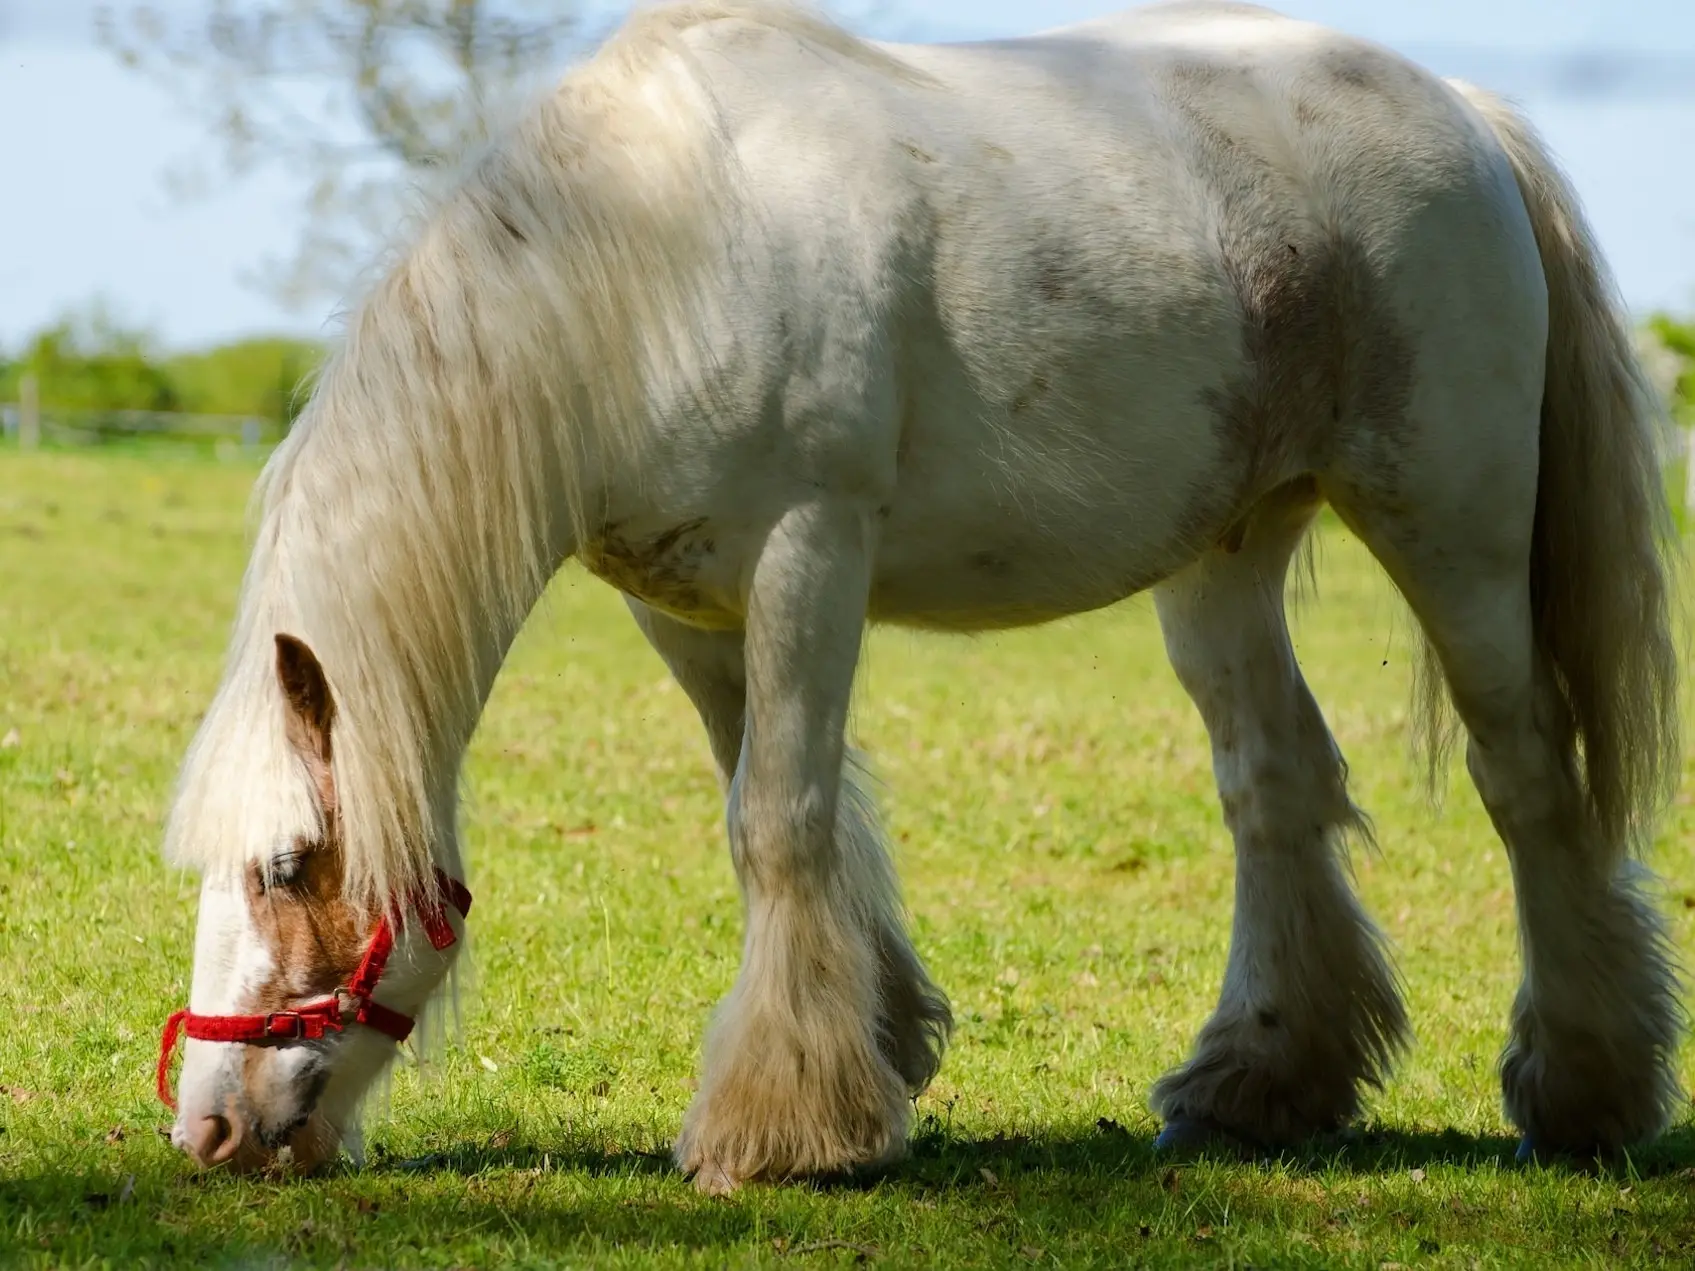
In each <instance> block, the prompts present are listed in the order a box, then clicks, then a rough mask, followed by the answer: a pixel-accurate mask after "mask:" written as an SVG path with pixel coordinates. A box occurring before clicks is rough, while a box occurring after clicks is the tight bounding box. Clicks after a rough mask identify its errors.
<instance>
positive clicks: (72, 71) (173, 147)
mask: <svg viewBox="0 0 1695 1271" xmlns="http://www.w3.org/2000/svg"><path fill="white" fill-rule="evenodd" d="M201 5H202V0H154V7H156V8H159V9H162V10H164V11H165V12H167V13H179V14H181V13H191V12H194V11H197V10H198V9H200V8H201ZM1120 7H1122V0H1047V2H1046V3H1040V2H1038V0H866V2H862V3H855V2H854V0H843V2H842V3H840V4H838V5H836V6H835V8H836V11H837V12H841V13H845V14H847V15H849V17H850V18H851V17H852V15H854V14H856V13H859V14H864V15H868V16H866V17H865V18H864V19H863V20H861V21H856V22H852V25H854V26H856V27H857V28H859V29H862V30H867V31H869V32H870V33H873V34H878V35H885V36H890V37H897V38H941V39H959V38H970V37H975V36H986V35H1007V34H1016V33H1020V32H1025V31H1030V30H1035V29H1038V28H1040V27H1044V26H1053V25H1057V24H1059V23H1063V22H1067V21H1072V20H1075V19H1081V18H1086V17H1092V16H1096V15H1099V14H1102V13H1107V12H1111V11H1112V10H1114V9H1117V8H1120ZM1278 7H1280V8H1282V9H1284V10H1285V11H1286V12H1290V13H1293V14H1297V15H1299V16H1301V17H1305V18H1310V19H1313V20H1316V21H1320V22H1325V23H1328V24H1330V25H1332V26H1337V27H1340V28H1343V29H1345V30H1349V31H1353V32H1355V33H1357V34H1360V35H1365V36H1368V37H1370V38H1372V39H1376V40H1380V41H1382V42H1383V43H1386V44H1389V45H1392V46H1394V47H1396V48H1399V49H1401V50H1403V51H1404V52H1407V53H1409V54H1411V55H1412V56H1414V57H1416V58H1418V59H1419V60H1421V61H1423V62H1425V63H1426V64H1427V65H1430V66H1432V67H1433V68H1434V69H1436V70H1439V71H1442V72H1444V73H1450V74H1455V73H1457V74H1465V75H1467V76H1470V77H1472V78H1475V79H1478V80H1480V81H1482V82H1484V83H1486V84H1490V85H1492V86H1494V87H1497V88H1500V89H1502V90H1503V91H1506V92H1508V93H1511V94H1512V95H1514V96H1515V97H1517V98H1518V99H1519V100H1520V101H1521V102H1522V103H1523V105H1524V106H1525V107H1526V108H1528V109H1529V110H1530V112H1531V113H1532V115H1533V116H1534V118H1535V119H1536V122H1537V123H1538V125H1539V126H1540V127H1541V128H1542V130H1543V132H1544V134H1545V135H1546V136H1547V138H1548V139H1549V141H1550V142H1551V143H1552V145H1553V146H1554V148H1555V149H1556V150H1557V151H1558V152H1559V154H1560V156H1561V158H1562V159H1563V161H1564V162H1565V164H1566V166H1567V168H1568V170H1569V171H1570V172H1571V174H1572V177H1573V179H1574V180H1575V182H1576V183H1577V186H1578V188H1579V190H1580V191H1581V193H1582V194H1583V196H1584V199H1585V201H1586V203H1587V204H1588V207H1589V210H1590V214H1591V215H1592V217H1593V218H1594V220H1595V222H1596V225H1597V227H1598V230H1599V232H1600V236H1601V239H1602V242H1603V245H1604V247H1605V248H1606V250H1607V252H1608V255H1609V256H1610V258H1611V259H1612V261H1613V264H1614V267H1615V269H1616V270H1617V272H1618V274H1619V277H1620V281H1621V284H1622V285H1623V288H1624V291H1625V295H1626V298H1627V299H1628V300H1629V301H1630V303H1631V304H1632V305H1633V306H1635V307H1637V308H1639V309H1649V308H1659V307H1669V308H1676V309H1681V310H1685V311H1695V3H1692V0H1416V2H1415V0H1282V3H1280V4H1279V5H1278ZM94 10H95V4H94V3H93V0H0V137H3V138H4V144H3V146H0V163H3V164H4V172H5V176H4V177H3V178H0V242H3V243H5V244H6V248H5V250H4V251H3V252H0V346H12V345H15V344H17V343H18V342H19V341H20V340H21V339H22V338H23V337H24V335H26V334H27V333H28V332H29V331H31V330H33V329H35V328H37V327H39V326H40V325H41V324H43V323H45V322H47V321H49V320H51V319H52V318H53V317H55V316H56V315H58V314H60V313H62V312H64V311H65V310H66V309H68V308H71V307H75V306H80V305H84V304H86V303H87V302H88V301H90V300H92V299H94V298H95V297H103V298H104V299H106V300H107V301H109V302H110V303H111V304H112V305H113V307H114V308H115V309H116V310H117V311H118V312H119V313H120V314H122V315H124V316H126V317H127V318H129V319H132V320H135V321H138V322H142V323H145V324H147V325H149V326H152V327H153V328H154V329H156V330H157V331H158V332H159V333H160V334H161V336H162V337H163V338H164V340H165V341H166V342H167V343H169V344H171V345H173V346H179V347H185V346H192V345H198V344H204V343H207V342H211V341H215V340H219V339H223V338H227V337H229V336H232V335H237V334H244V333H249V332H255V331H298V332H306V333H311V332H314V331H319V330H322V329H323V327H324V324H325V321H326V314H327V312H328V306H327V305H323V306H320V307H319V308H318V309H309V310H306V311H302V312H295V313H290V312H286V311H284V310H282V309H279V308H278V307H277V306H276V305H274V304H273V303H272V302H271V301H270V300H268V299H267V298H266V297H265V296H264V295H263V294H262V293H260V292H259V291H257V290H256V289H254V288H253V287H252V286H251V285H250V284H249V283H248V282H247V281H246V279H247V278H248V277H249V276H250V275H251V273H252V271H253V270H254V269H255V268H256V267H257V266H258V265H259V264H260V263H261V262H262V261H263V260H264V259H266V258H267V257H273V256H277V255H283V254H286V253H287V252H288V251H289V249H290V247H291V246H292V244H293V242H294V240H295V232H296V228H297V222H296V219H295V216H296V213H295V208H296V205H297V202H298V189H297V188H296V187H295V186H293V185H292V184H291V183H290V181H289V180H288V179H287V177H286V176H285V175H283V174H278V173H272V172H265V173H261V174H259V175H257V176H255V177H252V178H248V179H245V180H243V181H241V182H240V183H238V184H235V185H233V186H231V187H229V188H227V189H224V190H222V191H220V192H218V194H217V195H216V196H215V197H213V198H209V199H204V200H196V201H193V202H187V203H185V202H182V201H180V200H179V199H177V198H175V197H174V196H173V195H171V194H170V193H169V192H168V191H167V190H166V188H165V185H164V183H163V179H162V174H163V172H164V171H165V169H166V168H167V167H169V166H170V165H171V164H173V163H175V162H180V161H181V160H182V159H184V158H185V157H188V156H193V155H194V154H196V153H203V152H205V151H206V148H207V147H208V146H209V144H210V142H209V140H208V138H207V135H206V134H205V132H204V131H203V130H202V129H201V128H200V127H199V126H198V124H197V122H196V121H195V119H194V118H193V117H192V116H191V115H190V114H188V113H186V112H185V111H184V110H183V109H182V108H181V107H180V106H179V105H178V104H177V103H176V102H174V101H173V100H172V98H171V97H170V96H168V95H167V94H165V93H164V92H162V91H160V90H159V89H157V88H155V87H153V86H152V85H151V84H150V83H148V82H147V81H145V80H143V79H141V78H140V77H138V76H135V75H133V74H132V73H130V72H126V71H124V70H123V69H121V68H120V67H118V66H117V65H116V64H115V63H114V62H113V61H112V59H111V58H110V57H109V56H108V55H107V54H105V53H103V52H102V51H100V50H99V49H98V48H96V47H95V45H94V40H93V36H92V30H93V14H94ZM1597 53H1606V54H1617V55H1621V56H1623V57H1625V58H1626V59H1627V61H1628V64H1629V65H1631V66H1634V67H1635V73H1634V76H1629V75H1627V76H1625V77H1624V78H1623V79H1622V80H1621V81H1620V82H1618V83H1617V84H1615V85H1614V87H1615V90H1616V91H1613V92H1610V93H1604V94H1588V95H1584V94H1580V93H1575V92H1573V91H1572V82H1571V80H1572V75H1573V74H1574V73H1575V72H1576V71H1579V70H1582V69H1584V68H1585V67H1593V65H1594V63H1593V60H1590V61H1582V60H1579V59H1583V58H1585V57H1586V56H1587V57H1589V58H1590V59H1593V55H1595V54H1597Z"/></svg>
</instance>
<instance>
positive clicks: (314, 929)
mask: <svg viewBox="0 0 1695 1271" xmlns="http://www.w3.org/2000/svg"><path fill="white" fill-rule="evenodd" d="M276 647H277V684H278V687H279V688H280V689H281V690H282V697H283V728H284V731H285V732H286V734H287V736H288V740H289V744H290V745H291V746H292V747H293V748H294V751H295V753H296V754H297V755H298V756H299V757H300V762H301V764H302V765H303V766H304V768H305V769H306V772H307V775H308V776H309V777H310V778H311V781H312V786H313V789H314V791H315V792H316V794H317V797H318V817H319V825H320V827H321V828H320V831H319V835H318V837H316V838H314V839H302V840H301V841H299V842H298V843H297V844H296V845H295V850H294V851H293V852H292V853H290V854H289V855H288V857H287V859H286V862H284V863H286V865H287V866H289V867H290V868H286V869H284V870H282V871H281V872H278V871H277V870H276V868H275V867H276V866H278V864H279V862H280V861H281V858H279V859H278V860H267V861H257V862H255V863H254V864H253V865H252V866H250V867H249V869H248V872H247V879H246V882H247V908H248V913H249V915H250V916H251V918H252V920H253V925H254V928H255V930H257V931H258V933H259V937H260V939H262V940H263V941H264V942H265V945H266V947H267V949H268V950H269V951H270V954H271V963H272V965H273V966H274V967H275V968H276V970H275V974H274V975H273V976H272V977H271V979H270V980H269V981H268V982H267V983H265V984H264V985H262V986H261V987H260V988H259V989H258V990H257V992H256V993H255V994H254V1001H253V1002H252V1004H251V1006H250V1009H251V1010H252V1012H253V1013H255V1014H266V1013H269V1012H271V1011H279V1010H284V1009H286V1008H287V1007H288V1006H290V1005H293V1004H296V1003H298V1002H301V1001H303V1000H307V999H311V998H318V997H324V996H326V995H327V994H330V993H333V992H334V991H335V990H336V989H337V988H339V987H341V986H342V985H344V984H346V983H347V981H348V980H349V979H350V978H351V977H352V974H353V972H354V970H355V969H356V968H357V967H358V965H359V961H360V959H361V958H363V957H364V953H365V947H366V945H367V943H368V942H369V940H370V933H371V928H372V926H373V924H374V922H375V919H374V918H372V917H370V916H368V915H365V914H362V913H360V912H359V911H357V910H356V909H355V908H354V907H353V906H352V905H350V904H349V903H348V902H347V900H346V899H345V898H344V896H343V889H342V884H343V876H344V871H343V858H342V848H341V816H340V808H339V805H338V803H337V799H336V788H335V777H334V771H333V767H332V762H333V758H334V744H333V741H332V735H333V732H334V728H335V718H336V707H335V699H334V697H333V695H332V694H331V692H330V686H329V680H328V678H327V677H326V676H325V674H324V669H323V667H322V666H321V665H320V664H319V662H318V659H317V655H316V654H314V653H313V652H312V650H311V648H310V647H309V646H308V645H307V644H306V642H305V641H303V640H300V639H299V638H297V637H295V636H291V635H278V636H277V637H276Z"/></svg>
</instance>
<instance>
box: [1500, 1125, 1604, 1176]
mask: <svg viewBox="0 0 1695 1271" xmlns="http://www.w3.org/2000/svg"><path fill="white" fill-rule="evenodd" d="M1622 1155H1623V1153H1621V1152H1618V1151H1616V1150H1609V1149H1607V1148H1604V1147H1601V1146H1599V1145H1596V1146H1594V1147H1591V1148H1589V1149H1588V1150H1587V1151H1585V1150H1582V1149H1578V1148H1562V1147H1553V1148H1550V1147H1544V1146H1543V1145H1542V1144H1540V1143H1538V1142H1537V1141H1536V1140H1535V1139H1533V1138H1531V1136H1530V1135H1528V1134H1527V1135H1525V1136H1524V1137H1523V1138H1522V1139H1520V1140H1519V1141H1518V1151H1517V1152H1515V1153H1513V1157H1514V1159H1515V1160H1517V1162H1518V1163H1519V1164H1520V1165H1536V1166H1548V1165H1558V1166H1561V1167H1563V1168H1565V1169H1573V1170H1578V1171H1580V1172H1582V1171H1587V1172H1593V1171H1596V1170H1604V1169H1606V1168H1608V1167H1609V1166H1613V1165H1616V1164H1618V1162H1619V1159H1620V1158H1621V1156H1622Z"/></svg>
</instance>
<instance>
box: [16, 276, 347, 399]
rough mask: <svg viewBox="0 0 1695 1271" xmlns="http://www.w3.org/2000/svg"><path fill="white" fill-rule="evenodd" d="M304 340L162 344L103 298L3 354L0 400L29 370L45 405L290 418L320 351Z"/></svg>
mask: <svg viewBox="0 0 1695 1271" xmlns="http://www.w3.org/2000/svg"><path fill="white" fill-rule="evenodd" d="M323 353H324V351H323V349H322V348H321V347H320V346H318V345H317V344H314V343H311V342H310V341H306V340H295V339H287V338H281V337H260V338H255V339H247V340H238V341H235V342H234V343H231V344H225V345H221V346H219V347H216V348H211V349H206V350H202V351H198V352H192V353H178V354H173V355H170V356H165V355H163V354H161V353H160V352H159V351H158V350H157V347H156V345H155V342H154V341H153V339H152V338H151V337H150V336H148V335H147V334H146V333H145V332H142V331H139V330H135V329H132V328H129V327H126V326H124V325H123V324H122V323H120V322H118V321H116V320H115V319H113V317H112V316H111V315H110V313H108V312H107V311H106V310H105V309H104V308H102V307H101V306H99V305H95V306H93V307H92V308H90V309H89V310H87V311H86V312H83V313H78V314H71V315H67V316H66V317H64V318H61V319H60V320H59V321H57V322H55V323H54V324H52V325H51V326H49V327H47V328H46V329H45V330H43V331H41V332H39V333H37V334H36V335H35V336H33V337H32V338H31V339H30V340H29V342H28V343H27V344H26V345H25V346H24V349H23V351H22V352H21V353H20V354H19V355H18V356H17V357H16V358H14V359H12V360H10V361H5V360H0V401H16V400H18V397H19V395H20V394H19V389H20V381H21V380H22V378H23V376H24V375H25V374H26V373H33V374H34V375H35V377H36V386H37V391H38V393H39V400H40V403H41V405H42V407H43V408H44V409H47V410H56V411H71V412H87V413H93V414H104V413H108V412H115V411H127V410H159V411H183V412H188V413H193V414H205V415H240V416H250V417H253V418H257V419H268V420H273V421H275V422H277V423H279V424H283V425H285V426H286V425H287V424H289V423H292V422H293V420H294V417H295V415H296V414H298V413H299V410H300V407H301V406H302V405H303V404H304V401H305V394H304V392H303V390H302V387H301V386H302V384H303V383H304V381H305V380H306V379H307V378H308V377H309V376H310V375H311V374H312V372H313V371H314V370H315V369H316V368H317V366H318V363H319V362H320V361H321V360H322V358H323Z"/></svg>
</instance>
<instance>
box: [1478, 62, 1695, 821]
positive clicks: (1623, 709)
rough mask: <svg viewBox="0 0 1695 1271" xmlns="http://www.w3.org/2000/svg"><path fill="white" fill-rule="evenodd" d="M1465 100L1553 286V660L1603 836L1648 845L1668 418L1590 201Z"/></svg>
mask: <svg viewBox="0 0 1695 1271" xmlns="http://www.w3.org/2000/svg"><path fill="white" fill-rule="evenodd" d="M1453 87H1454V88H1455V89H1456V90H1457V91H1458V92H1459V93H1460V94H1461V95H1462V96H1463V97H1464V98H1465V99H1466V100H1467V101H1468V102H1470V103H1471V105H1472V106H1473V107H1474V108H1475V109H1476V110H1477V111H1479V112H1480V113H1481V114H1482V116H1483V118H1484V119H1485V120H1487V121H1488V123H1489V126H1490V127H1491V128H1492V129H1493V130H1494V133H1495V136H1496V138H1497V139H1498V140H1499V142H1500V145H1501V147H1502V149H1504V150H1505V152H1506V154H1507V157H1508V159H1509V160H1510V161H1511V163H1512V169H1513V175H1514V176H1515V177H1516V178H1517V179H1518V187H1519V193H1520V195H1521V196H1522V197H1523V199H1524V206H1525V210H1526V211H1527V212H1529V214H1530V223H1531V226H1532V228H1533V229H1534V231H1535V234H1536V245H1537V247H1538V249H1539V250H1540V252H1541V256H1542V272H1543V275H1544V277H1545V278H1546V283H1547V288H1548V364H1547V375H1546V380H1545V386H1544V389H1543V397H1542V433H1541V438H1542V440H1541V468H1540V477H1539V480H1538V484H1537V492H1536V523H1535V529H1534V534H1533V540H1532V545H1531V556H1530V590H1531V605H1532V609H1533V614H1534V623H1535V636H1536V644H1537V650H1538V653H1539V655H1540V656H1541V657H1542V658H1543V659H1544V660H1545V663H1546V665H1547V666H1548V667H1549V668H1550V669H1551V670H1552V672H1553V676H1554V679H1555V680H1556V682H1557V684H1558V687H1559V690H1560V696H1561V698H1562V699H1563V702H1564V706H1565V711H1566V713H1567V715H1568V717H1569V718H1568V720H1567V721H1566V723H1567V724H1568V726H1569V727H1570V729H1571V731H1572V733H1573V734H1574V735H1575V739H1576V741H1577V742H1578V745H1579V747H1580V752H1581V755H1582V763H1583V775H1584V785H1585V787H1586V790H1587V794H1588V800H1589V803H1590V806H1591V808H1592V810H1593V813H1594V816H1595V820H1596V828H1597V829H1598V830H1599V831H1600V832H1601V834H1602V835H1603V837H1604V839H1605V840H1606V841H1607V842H1608V843H1610V844H1614V845H1617V846H1620V847H1622V846H1625V845H1630V846H1634V847H1638V848H1639V847H1641V846H1643V845H1644V839H1645V838H1646V836H1647V835H1648V834H1649V833H1650V832H1651V829H1652V823H1653V819H1654V815H1655V813H1657V812H1658V811H1659V810H1660V808H1661V806H1662V804H1663V802H1664V801H1665V800H1666V799H1667V798H1668V797H1669V796H1670V794H1671V792H1672V790H1673V789H1674V787H1675V785H1676V782H1677V776H1678V770H1679V767H1680V763H1681V758H1680V756H1681V752H1680V750H1679V745H1678V731H1679V730H1678V694H1677V646H1676V642H1675V640H1674V637H1673V625H1674V624H1673V619H1674V616H1681V615H1680V613H1679V610H1678V607H1677V606H1676V604H1675V603H1674V602H1675V595H1674V580H1673V576H1672V573H1671V571H1670V569H1669V568H1668V565H1669V564H1670V561H1671V559H1672V558H1673V557H1675V554H1676V552H1675V548H1676V542H1677V538H1676V531H1675V528H1674V526H1673V522H1672V517H1671V512H1670V508H1669V506H1668V503H1667V498H1666V491H1665V484H1664V478H1663V475H1662V473H1661V469H1660V462H1659V456H1658V449H1659V447H1658V441H1659V435H1658V434H1659V425H1660V420H1661V415H1660V411H1659V409H1658V407H1657V404H1656V402H1655V400H1654V393H1653V390H1652V388H1651V387H1650V386H1649V384H1648V381H1647V378H1646V376H1645V375H1644V374H1643V371H1642V367H1641V364H1640V362H1639V360H1638V357H1637V352H1636V345H1635V342H1634V340H1633V339H1632V335H1631V331H1630V329H1629V327H1628V326H1627V325H1626V323H1625V320H1624V318H1623V316H1622V306H1621V305H1620V303H1619V301H1618V298H1617V296H1616V293H1615V291H1614V286H1613V282H1612V279H1611V277H1610V275H1609V273H1608V271H1607V268H1606V265H1605V264H1604V262H1603V261H1602V258H1601V254H1600V252H1599V250H1598V249H1597V247H1596V243H1595V240H1594V236H1593V234H1592V232H1591V231H1590V228H1589V226H1588V224H1587V223H1586V221H1585V219H1584V216H1583V213H1582V211H1581V210H1580V208H1579V206H1578V201H1577V197H1576V195H1575V194H1574V193H1573V191H1572V189H1571V186H1570V185H1569V184H1568V183H1567V181H1566V179H1565V177H1564V176H1563V175H1562V174H1561V173H1560V171H1559V168H1558V167H1557V165H1556V164H1555V162H1554V160H1553V158H1552V157H1551V156H1550V154H1549V153H1548V151H1547V149H1546V148H1545V147H1544V145H1543V144H1542V142H1541V140H1540V138H1538V137H1537V135H1536V132H1535V130H1534V129H1533V128H1532V127H1531V126H1530V124H1529V123H1528V122H1527V121H1526V120H1525V119H1524V118H1523V117H1522V116H1520V115H1519V114H1518V113H1517V112H1516V111H1514V110H1513V109H1512V108H1511V107H1510V106H1508V105H1507V104H1506V103H1505V102H1502V101H1501V100H1499V99H1498V98H1495V97H1493V96H1491V95H1490V94H1488V93H1485V92H1483V91H1481V90H1479V89H1477V88H1474V87H1472V86H1470V85H1468V84H1461V83H1457V82H1454V83H1453Z"/></svg>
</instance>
